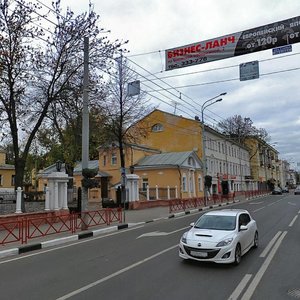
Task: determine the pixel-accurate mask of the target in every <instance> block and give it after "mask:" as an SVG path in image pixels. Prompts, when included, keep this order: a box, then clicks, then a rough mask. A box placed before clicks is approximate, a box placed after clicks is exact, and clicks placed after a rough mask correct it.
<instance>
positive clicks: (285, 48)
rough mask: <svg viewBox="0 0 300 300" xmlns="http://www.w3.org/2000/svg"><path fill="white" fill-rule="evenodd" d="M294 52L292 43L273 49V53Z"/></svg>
mask: <svg viewBox="0 0 300 300" xmlns="http://www.w3.org/2000/svg"><path fill="white" fill-rule="evenodd" d="M287 52H292V45H285V46H281V47H277V48H274V49H272V53H273V55H276V54H282V53H287Z"/></svg>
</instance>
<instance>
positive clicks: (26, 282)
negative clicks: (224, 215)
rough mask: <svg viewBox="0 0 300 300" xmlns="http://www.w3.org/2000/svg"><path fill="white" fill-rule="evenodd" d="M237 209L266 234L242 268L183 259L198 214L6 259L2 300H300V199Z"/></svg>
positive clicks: (0, 266)
mask: <svg viewBox="0 0 300 300" xmlns="http://www.w3.org/2000/svg"><path fill="white" fill-rule="evenodd" d="M234 207H235V208H245V209H247V210H249V212H250V213H251V215H252V216H253V217H254V219H255V220H256V221H257V224H258V228H259V235H260V241H259V242H260V245H259V247H258V249H253V250H251V251H250V252H248V253H247V254H246V255H245V256H243V258H242V262H241V264H240V265H239V266H237V267H235V266H232V265H217V264H212V263H199V262H192V261H182V260H181V259H180V258H179V257H178V247H177V245H178V242H179V239H180V237H181V235H182V233H183V232H184V231H185V230H186V229H187V228H188V225H189V224H190V223H191V222H193V221H195V220H196V219H197V218H198V216H199V215H200V213H195V214H191V215H185V216H183V217H180V218H174V219H166V220H160V221H156V222H153V223H147V224H145V225H143V226H140V227H136V228H130V229H127V230H122V231H118V232H115V233H111V234H106V235H103V236H98V237H95V238H91V239H85V240H82V241H76V242H74V243H70V244H65V245H62V246H59V247H53V248H50V249H47V250H40V251H35V252H31V253H30V254H24V255H20V256H16V257H10V258H6V259H1V260H0V274H1V280H0V291H1V296H0V299H1V300H6V299H9V300H13V299H30V300H35V299H38V300H40V299H43V300H45V299H106V300H110V299H111V300H112V299H113V300H115V299H122V300H123V299H124V300H125V299H126V300H127V299H128V300H129V299H130V300H141V299H142V300H144V299H145V300H148V299H155V300H157V299H173V300H174V299H175V300H176V299H189V300H191V299H197V300H199V299H205V300H206V299H209V300H214V299H222V300H223V299H242V300H246V299H255V300H256V299H264V300H265V299H272V300H274V299H275V300H276V299H280V300H282V299H287V300H288V299H290V300H292V299H299V298H300V196H294V195H292V194H284V195H282V196H281V195H278V196H268V197H265V198H258V199H256V200H251V201H248V202H244V203H240V204H235V205H234Z"/></svg>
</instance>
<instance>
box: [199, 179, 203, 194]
mask: <svg viewBox="0 0 300 300" xmlns="http://www.w3.org/2000/svg"><path fill="white" fill-rule="evenodd" d="M198 189H199V191H200V192H202V191H203V180H202V177H201V176H199V177H198Z"/></svg>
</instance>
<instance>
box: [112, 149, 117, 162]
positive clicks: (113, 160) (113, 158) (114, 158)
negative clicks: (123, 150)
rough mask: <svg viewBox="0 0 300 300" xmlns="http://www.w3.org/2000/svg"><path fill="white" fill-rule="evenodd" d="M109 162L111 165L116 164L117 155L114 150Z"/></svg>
mask: <svg viewBox="0 0 300 300" xmlns="http://www.w3.org/2000/svg"><path fill="white" fill-rule="evenodd" d="M111 164H112V165H116V164H117V155H116V153H114V152H113V153H112V154H111Z"/></svg>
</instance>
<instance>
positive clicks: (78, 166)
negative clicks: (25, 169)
mask: <svg viewBox="0 0 300 300" xmlns="http://www.w3.org/2000/svg"><path fill="white" fill-rule="evenodd" d="M88 168H89V169H97V170H98V168H99V162H98V160H90V161H89V162H88ZM61 171H62V172H66V169H65V164H64V163H63V164H62V166H61ZM52 172H56V164H53V165H51V166H49V167H47V168H45V169H43V170H42V171H40V172H39V173H42V174H43V175H46V174H50V173H52ZM81 172H82V164H81V162H76V164H75V167H74V174H76V173H77V174H78V173H81Z"/></svg>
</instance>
